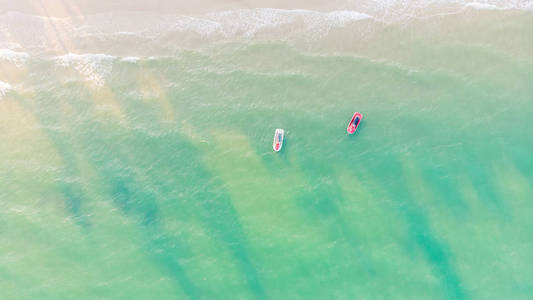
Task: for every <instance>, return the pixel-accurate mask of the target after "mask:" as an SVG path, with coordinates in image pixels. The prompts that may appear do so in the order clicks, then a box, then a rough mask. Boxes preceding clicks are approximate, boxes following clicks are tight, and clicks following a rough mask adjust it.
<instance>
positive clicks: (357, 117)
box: [346, 112, 363, 134]
mask: <svg viewBox="0 0 533 300" xmlns="http://www.w3.org/2000/svg"><path fill="white" fill-rule="evenodd" d="M361 120H363V115H362V114H360V113H358V112H356V113H354V114H353V117H352V119H351V120H350V123H348V128H346V132H348V134H354V133H355V131H356V130H357V127H359V124H361Z"/></svg>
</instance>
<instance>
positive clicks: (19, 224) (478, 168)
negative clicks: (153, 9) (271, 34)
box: [0, 12, 533, 299]
mask: <svg viewBox="0 0 533 300" xmlns="http://www.w3.org/2000/svg"><path fill="white" fill-rule="evenodd" d="M471 18H475V20H477V21H472V20H471ZM532 28H533V17H532V15H531V14H530V13H500V12H485V13H479V14H476V15H474V16H468V17H467V16H464V15H459V16H451V17H444V18H438V19H436V20H435V19H430V20H420V21H417V22H415V24H410V25H402V26H394V25H382V26H377V27H375V28H374V29H373V30H372V31H373V32H372V33H371V34H369V36H367V37H365V38H364V40H363V41H364V43H363V42H361V43H358V42H357V41H352V42H350V43H348V45H347V46H345V45H344V44H343V45H341V46H339V47H337V48H336V50H332V48H330V46H331V47H336V46H338V45H332V44H331V41H324V42H323V43H322V44H320V45H319V46H316V45H315V46H313V47H308V45H306V44H305V42H304V41H302V44H301V45H299V44H298V43H296V44H291V45H289V44H287V43H285V42H276V41H264V42H261V41H255V42H249V43H244V42H235V43H218V44H213V45H211V46H209V47H206V48H202V49H196V50H183V51H179V52H176V53H175V54H174V55H171V56H164V57H157V58H155V59H141V60H140V61H139V62H138V63H135V64H132V63H128V62H124V61H120V60H118V59H115V61H114V62H113V67H112V70H111V71H110V73H109V75H108V77H106V81H105V84H104V85H103V86H94V84H93V83H91V82H90V81H88V80H86V78H84V77H83V76H82V75H80V72H81V73H83V72H84V71H83V70H82V71H80V72H77V71H76V70H75V69H73V68H71V69H69V68H58V67H57V66H55V63H54V61H53V60H50V59H32V60H29V62H28V63H27V64H26V66H25V67H24V68H22V69H21V68H14V67H9V66H5V67H3V69H2V72H1V74H2V76H4V77H3V78H7V79H10V81H11V82H16V83H17V84H18V85H17V89H16V90H14V91H11V92H9V93H8V94H7V95H6V96H5V97H3V99H1V100H0V134H1V140H2V142H1V143H0V156H1V157H2V159H1V161H0V178H1V180H0V206H1V208H2V209H1V210H0V232H1V235H0V298H2V299H187V298H190V299H197V298H200V299H214V298H218V299H254V298H259V299H530V298H531V297H533V285H532V284H531V278H532V276H533V268H532V264H531V261H532V260H531V258H532V255H533V241H532V239H531V237H532V234H533V218H532V215H533V205H532V203H531V201H532V200H533V187H532V180H533V159H532V156H531V151H532V150H533V134H532V131H531V123H530V121H531V119H532V118H531V116H533V96H532V95H533V32H532ZM342 34H343V33H342V32H341V33H339V35H342ZM330 39H331V40H336V41H337V42H338V43H340V42H339V40H338V39H339V37H336V36H332V37H330ZM78 71H79V70H78ZM354 111H359V112H361V113H363V115H364V119H363V121H362V123H361V125H360V126H359V129H358V132H357V133H356V134H355V135H354V136H347V135H346V133H345V132H346V131H345V129H346V125H347V123H348V121H349V120H350V118H351V116H352V114H353V112H354ZM276 128H284V129H285V132H286V134H285V144H284V148H283V150H282V151H281V152H280V153H274V152H273V151H272V146H271V145H272V138H273V134H274V130H275V129H276Z"/></svg>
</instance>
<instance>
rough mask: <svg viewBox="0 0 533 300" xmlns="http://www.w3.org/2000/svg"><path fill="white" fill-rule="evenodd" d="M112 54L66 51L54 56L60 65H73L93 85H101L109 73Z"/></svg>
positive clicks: (112, 58)
mask: <svg viewBox="0 0 533 300" xmlns="http://www.w3.org/2000/svg"><path fill="white" fill-rule="evenodd" d="M114 59H115V57H114V56H112V55H107V54H91V53H88V54H74V53H68V54H65V55H62V56H57V57H55V58H54V60H55V61H56V63H57V64H58V65H59V66H61V67H73V68H74V69H76V70H77V71H78V72H79V73H80V74H82V75H83V76H84V77H85V79H86V80H87V81H89V82H91V83H93V84H94V85H95V86H99V87H100V86H103V85H104V83H105V78H106V77H107V76H108V75H109V74H110V73H111V70H112V68H113V60H114Z"/></svg>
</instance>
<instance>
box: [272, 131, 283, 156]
mask: <svg viewBox="0 0 533 300" xmlns="http://www.w3.org/2000/svg"><path fill="white" fill-rule="evenodd" d="M284 135H285V131H284V130H283V129H281V128H278V129H276V132H275V133H274V142H273V143H272V148H274V151H276V152H279V150H281V147H283V136H284Z"/></svg>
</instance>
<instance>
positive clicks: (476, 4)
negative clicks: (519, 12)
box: [465, 2, 506, 10]
mask: <svg viewBox="0 0 533 300" xmlns="http://www.w3.org/2000/svg"><path fill="white" fill-rule="evenodd" d="M465 6H466V7H469V8H474V9H479V10H503V9H506V8H505V7H498V6H496V5H494V4H489V3H480V2H470V3H467V4H465Z"/></svg>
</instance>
